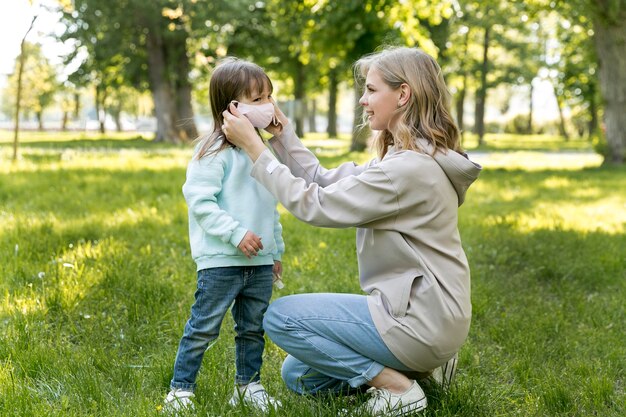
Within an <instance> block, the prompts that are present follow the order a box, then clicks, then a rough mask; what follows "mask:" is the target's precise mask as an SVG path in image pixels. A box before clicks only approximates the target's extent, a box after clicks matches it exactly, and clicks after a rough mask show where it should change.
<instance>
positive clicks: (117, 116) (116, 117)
mask: <svg viewBox="0 0 626 417" xmlns="http://www.w3.org/2000/svg"><path fill="white" fill-rule="evenodd" d="M111 116H113V121H114V122H115V130H116V131H117V132H121V131H122V105H121V104H118V105H117V106H115V108H114V109H112V110H111Z"/></svg>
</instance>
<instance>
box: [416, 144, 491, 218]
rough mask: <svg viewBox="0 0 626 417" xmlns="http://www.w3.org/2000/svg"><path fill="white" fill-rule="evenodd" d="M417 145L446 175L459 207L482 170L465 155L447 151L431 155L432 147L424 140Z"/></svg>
mask: <svg viewBox="0 0 626 417" xmlns="http://www.w3.org/2000/svg"><path fill="white" fill-rule="evenodd" d="M419 144H420V146H421V147H422V149H424V150H425V151H426V152H427V153H428V154H429V155H432V157H433V159H434V160H435V162H437V164H439V166H440V167H441V169H442V170H443V172H444V173H445V174H446V176H447V177H448V179H449V180H450V182H451V183H452V186H453V187H454V190H455V191H456V194H457V196H458V197H459V206H460V205H461V204H463V201H465V193H466V192H467V189H468V188H469V186H470V185H472V183H473V182H474V181H476V179H477V178H478V174H480V171H481V170H482V169H483V167H482V166H480V165H479V164H477V163H475V162H472V161H470V159H469V157H468V156H467V154H466V153H463V154H460V153H458V152H455V151H452V150H448V151H447V152H443V151H437V152H436V153H435V154H434V155H433V150H434V148H433V146H432V145H431V144H430V142H428V141H427V140H426V139H420V140H419Z"/></svg>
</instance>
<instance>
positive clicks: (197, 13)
mask: <svg viewBox="0 0 626 417" xmlns="http://www.w3.org/2000/svg"><path fill="white" fill-rule="evenodd" d="M624 3H625V2H624V1H616V0H611V1H597V2H596V1H583V0H580V1H567V2H566V1H557V0H554V1H542V0H532V1H531V0H529V1H525V2H517V1H502V0H488V1H481V2H474V1H460V0H459V1H445V0H444V1H421V0H413V1H386V0H376V1H374V0H363V1H351V0H346V1H323V0H320V1H306V0H305V1H290V0H272V1H264V2H263V1H243V0H228V1H202V0H179V1H168V0H156V1H148V0H116V1H109V2H102V1H96V0H74V1H69V0H61V1H53V0H43V1H39V2H28V1H25V0H18V1H12V2H10V4H9V3H5V4H3V5H2V9H3V10H4V11H5V12H6V13H7V17H6V20H7V24H6V25H3V27H2V29H1V30H2V32H1V34H2V38H3V42H2V45H1V46H0V48H1V49H0V64H1V65H0V94H1V95H0V224H1V226H0V296H1V297H2V298H1V299H0V415H6V416H16V415H19V416H44V415H45V416H49V415H51V416H54V415H58V416H74V415H76V416H79V415H81V416H82V415H101V416H113V415H119V416H131V415H132V416H140V415H157V414H158V412H159V409H160V405H161V404H162V400H163V397H164V395H165V393H166V391H167V388H168V383H169V379H170V378H171V369H172V366H173V360H174V356H175V352H176V348H177V344H178V340H179V337H180V335H181V332H182V328H183V325H184V322H185V320H186V319H187V316H188V312H189V308H190V306H191V303H192V301H193V292H194V290H195V278H194V277H195V274H194V271H195V265H194V264H193V261H192V260H191V256H190V253H189V247H188V246H189V243H188V238H187V212H186V206H185V203H184V200H183V198H182V194H181V186H182V184H183V182H184V177H185V167H186V164H187V162H188V160H189V159H190V157H191V151H192V144H191V141H192V139H193V138H195V137H196V136H197V135H199V134H202V133H206V132H207V130H209V129H210V120H209V118H210V116H209V115H210V109H209V107H208V104H207V97H208V95H207V87H208V79H209V77H210V73H211V69H212V68H213V66H214V65H215V63H216V62H217V60H219V58H220V57H223V56H226V55H236V56H240V57H242V58H248V59H251V60H253V61H255V62H258V63H259V64H261V65H262V66H263V67H264V68H266V69H267V71H268V72H269V73H270V75H271V77H272V79H273V80H274V84H275V90H276V94H275V96H276V98H277V100H278V101H279V102H280V104H281V106H282V107H283V108H284V109H285V110H286V112H287V113H288V115H289V117H290V119H291V121H292V123H294V125H295V126H296V128H297V130H298V131H299V133H300V134H301V136H302V137H303V138H304V142H305V144H307V145H309V146H310V147H311V148H312V149H313V150H314V151H315V152H316V154H317V155H318V156H319V157H320V159H321V161H322V162H323V163H324V164H325V165H326V166H328V167H330V166H332V165H334V164H337V163H339V162H342V161H346V160H356V161H359V162H363V161H366V160H368V159H370V158H371V157H373V155H372V153H371V152H370V150H369V149H368V146H367V145H368V143H367V138H368V137H369V132H367V131H366V130H359V129H356V126H357V125H358V124H359V123H360V120H361V114H360V108H359V106H358V105H356V102H355V99H356V98H357V97H358V96H359V95H360V88H361V87H360V86H359V85H355V83H353V81H352V78H353V77H352V71H351V64H352V63H353V62H354V61H355V60H356V59H358V58H359V57H360V56H362V55H364V54H367V53H370V52H373V51H375V50H377V49H379V48H381V47H382V46H383V45H409V46H419V47H421V48H423V49H424V50H426V51H427V52H429V53H431V54H432V55H433V56H436V57H437V59H438V61H439V62H440V63H441V65H442V69H443V71H444V75H445V77H446V81H447V82H448V85H449V87H450V90H451V93H452V96H453V107H454V108H453V110H454V115H455V117H456V120H457V121H458V123H459V125H460V126H462V128H463V146H464V147H465V148H466V149H467V150H468V152H469V154H470V157H472V158H473V159H475V160H477V161H478V162H480V163H481V164H483V166H484V167H485V169H484V171H483V173H482V174H481V178H480V179H479V181H478V182H477V183H476V184H475V185H474V186H472V188H471V189H470V191H469V194H468V198H467V201H466V203H465V204H464V205H463V206H462V207H461V208H460V219H459V228H460V231H461V236H462V238H463V243H464V248H465V250H466V252H467V254H468V258H469V261H470V266H471V269H472V280H473V284H472V285H473V309H474V318H473V325H472V329H471V332H470V336H469V338H468V341H467V343H466V345H465V346H464V347H463V349H462V350H461V352H460V359H461V365H460V370H459V376H458V379H457V381H456V383H455V385H454V386H453V387H452V389H451V391H450V392H447V393H444V392H441V391H439V390H438V389H437V388H436V387H429V388H427V394H428V400H429V404H430V405H429V408H428V409H427V410H426V411H425V412H424V413H422V414H423V415H425V416H431V415H432V416H513V415H516V416H520V415H521V416H589V415H595V416H623V415H625V414H626V395H625V393H624V390H625V388H624V377H625V375H624V373H625V369H626V359H625V358H626V346H625V342H624V341H625V340H626V329H625V317H626V315H625V307H624V305H625V304H626V303H625V302H624V300H626V288H625V287H626V284H625V282H626V280H625V278H626V250H625V248H626V237H625V235H624V231H625V226H626V193H625V192H624V190H625V189H626V168H624V165H623V164H624V149H625V148H626V146H625V143H626V125H625V124H626V116H625V115H626V108H625V106H626V80H625V79H624V77H625V76H626V27H624V25H623V22H624V21H625V20H626V5H625V4H624ZM35 16H36V19H34V21H33V18H34V17H35ZM31 22H33V25H32V28H31V29H29V27H30V24H31ZM20 73H21V76H20ZM18 97H19V100H18ZM18 102H19V103H18ZM281 214H282V221H283V226H284V236H285V241H286V244H287V252H286V254H285V259H284V266H285V284H286V288H284V289H282V290H277V291H276V292H275V295H274V297H280V296H283V295H286V294H290V293H300V292H321V291H336V292H360V290H359V287H358V280H357V275H358V271H357V266H356V259H355V248H354V230H331V229H315V228H312V227H310V226H307V225H305V224H303V223H301V222H299V221H297V220H296V219H295V218H293V217H292V216H291V215H290V214H289V213H287V212H285V211H284V210H281ZM381 256H384V255H381ZM232 336H233V331H232V320H231V319H230V317H227V318H226V319H225V322H224V326H223V330H222V336H221V337H220V339H219V341H218V342H217V343H216V344H215V345H214V346H213V347H212V348H211V350H210V351H209V352H207V354H206V356H205V361H204V365H203V368H202V370H201V374H200V377H199V380H198V383H199V387H198V390H197V404H198V406H197V412H196V413H195V414H194V415H221V416H225V415H247V414H248V410H245V409H231V408H229V407H228V406H227V405H226V403H227V400H228V398H229V397H230V394H231V392H232V382H231V377H232V374H233V356H234V352H233V343H232ZM283 357H284V352H282V351H280V349H278V348H277V347H276V346H275V345H273V344H272V343H271V342H269V341H268V344H267V348H266V357H265V364H264V371H263V372H264V375H263V379H264V383H265V385H266V386H267V387H268V388H269V389H270V390H271V392H272V393H275V394H276V395H277V396H278V397H279V398H280V399H281V401H283V403H284V407H283V408H282V409H281V410H279V412H278V413H277V414H278V415H285V416H335V415H337V413H338V410H341V409H343V408H345V407H352V406H353V405H354V403H353V402H352V400H351V399H345V398H338V399H336V398H324V399H309V398H306V399H303V398H299V397H295V396H293V395H292V394H290V393H288V392H287V391H286V389H285V388H284V387H283V385H282V383H281V381H280V363H281V360H282V358H283Z"/></svg>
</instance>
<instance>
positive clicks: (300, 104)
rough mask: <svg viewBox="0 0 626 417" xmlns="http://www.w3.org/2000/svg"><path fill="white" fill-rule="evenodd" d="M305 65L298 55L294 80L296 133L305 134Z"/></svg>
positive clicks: (300, 135)
mask: <svg viewBox="0 0 626 417" xmlns="http://www.w3.org/2000/svg"><path fill="white" fill-rule="evenodd" d="M304 70H305V68H304V65H303V64H302V62H300V59H299V58H297V57H296V77H295V80H294V93H295V94H294V95H295V99H296V100H295V106H296V108H295V117H294V118H295V120H296V135H298V137H300V138H301V137H303V136H304V77H305V73H304Z"/></svg>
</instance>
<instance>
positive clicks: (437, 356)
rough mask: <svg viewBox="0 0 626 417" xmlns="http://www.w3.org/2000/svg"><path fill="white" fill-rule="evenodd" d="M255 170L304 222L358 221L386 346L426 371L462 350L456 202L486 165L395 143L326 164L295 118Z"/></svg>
mask: <svg viewBox="0 0 626 417" xmlns="http://www.w3.org/2000/svg"><path fill="white" fill-rule="evenodd" d="M270 145H271V147H272V148H273V150H274V152H275V154H276V155H277V156H278V158H279V159H280V161H282V163H283V164H284V165H283V164H281V163H279V162H278V161H277V160H276V158H275V157H274V155H273V154H272V153H271V152H270V150H269V149H268V150H266V151H264V152H263V153H262V154H261V155H260V156H259V158H258V159H257V161H256V162H255V163H254V166H253V168H252V173H251V175H252V176H253V177H254V178H255V179H256V180H257V181H259V182H260V183H261V184H263V185H264V186H265V187H266V188H267V189H268V190H269V191H270V192H271V193H272V194H273V195H274V196H275V197H276V198H277V199H278V200H279V201H280V202H281V203H282V204H283V206H284V207H285V208H286V209H287V210H289V211H290V212H291V213H292V214H293V215H294V216H296V217H297V218H298V219H300V220H302V221H304V222H306V223H309V224H312V225H315V226H321V227H335V228H345V227H357V242H356V244H357V255H358V263H359V275H360V284H361V288H362V289H363V291H365V292H366V293H367V294H368V305H369V309H370V312H371V314H372V318H373V320H374V323H375V325H376V327H377V329H378V331H379V333H380V335H381V337H382V339H383V340H384V341H385V343H386V345H387V346H388V347H389V350H391V352H392V353H393V354H394V355H395V356H396V357H397V358H398V359H399V360H400V361H401V362H402V363H404V364H405V365H406V366H408V367H409V368H411V369H414V370H416V371H420V372H426V371H429V370H431V369H434V368H435V367H437V366H439V365H441V364H442V363H444V362H445V361H447V360H448V359H449V358H451V357H452V356H453V355H454V353H455V352H457V351H458V350H459V348H460V347H461V345H462V344H463V342H464V341H465V338H466V337H467V334H468V331H469V325H470V317H471V302H470V273H469V267H468V263H467V259H466V257H465V253H464V252H463V248H462V247H461V240H460V236H459V232H458V229H457V207H458V206H459V205H460V204H461V203H462V202H463V199H464V196H465V191H466V190H467V188H468V187H469V185H470V184H471V183H472V182H473V181H474V180H475V179H476V178H477V177H478V174H479V172H480V170H481V167H480V165H477V164H475V163H473V162H471V161H470V160H469V159H467V158H466V157H464V156H463V155H460V154H458V153H456V152H453V151H449V152H447V154H444V153H442V152H437V153H436V154H435V156H434V157H432V156H430V155H429V154H430V153H432V147H431V146H430V145H429V144H428V142H427V141H425V140H421V141H420V145H421V147H422V148H423V149H424V151H425V153H418V152H414V151H394V150H390V151H389V152H388V153H387V155H385V157H384V158H383V159H382V160H378V159H374V160H372V161H371V162H369V163H367V164H365V165H363V166H356V165H355V164H354V163H346V164H343V165H341V166H339V167H337V168H336V169H331V170H327V169H325V168H323V167H322V166H320V164H319V161H318V160H317V158H316V157H315V155H313V154H312V153H311V152H310V151H309V150H308V149H307V148H306V147H305V146H304V145H302V143H301V142H300V140H299V139H298V138H297V136H296V135H295V133H294V131H293V128H292V127H291V125H287V126H285V128H284V131H283V133H282V134H281V135H280V136H277V137H274V138H272V139H271V140H270Z"/></svg>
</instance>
